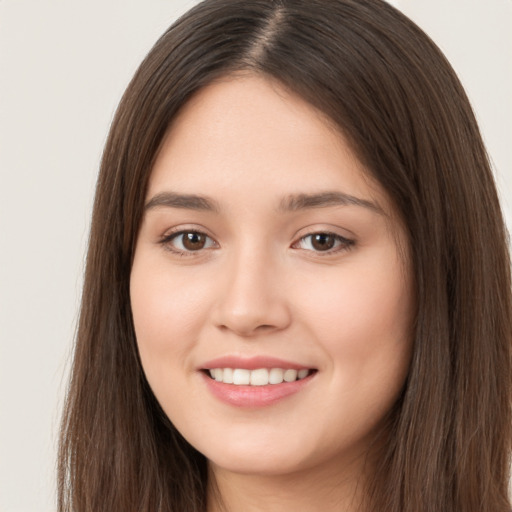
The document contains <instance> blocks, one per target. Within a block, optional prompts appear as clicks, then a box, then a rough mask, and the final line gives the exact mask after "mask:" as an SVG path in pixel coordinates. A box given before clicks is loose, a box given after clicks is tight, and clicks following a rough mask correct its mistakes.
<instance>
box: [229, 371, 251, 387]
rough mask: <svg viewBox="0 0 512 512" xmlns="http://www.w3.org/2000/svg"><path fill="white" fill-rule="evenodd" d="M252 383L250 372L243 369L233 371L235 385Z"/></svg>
mask: <svg viewBox="0 0 512 512" xmlns="http://www.w3.org/2000/svg"><path fill="white" fill-rule="evenodd" d="M250 381H251V372H250V370H244V369H242V368H236V369H235V370H233V384H237V385H241V384H249V383H250Z"/></svg>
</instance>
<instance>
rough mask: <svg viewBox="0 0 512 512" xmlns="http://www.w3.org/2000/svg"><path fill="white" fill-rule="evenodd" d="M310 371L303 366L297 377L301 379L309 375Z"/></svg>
mask: <svg viewBox="0 0 512 512" xmlns="http://www.w3.org/2000/svg"><path fill="white" fill-rule="evenodd" d="M308 373H309V370H308V369H306V368H303V369H302V370H299V373H298V374H297V378H298V379H299V380H300V379H303V378H304V377H307V376H308Z"/></svg>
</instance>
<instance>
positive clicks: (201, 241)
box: [181, 231, 206, 251]
mask: <svg viewBox="0 0 512 512" xmlns="http://www.w3.org/2000/svg"><path fill="white" fill-rule="evenodd" d="M181 236H182V237H183V241H182V243H183V247H184V248H185V249H187V251H199V250H200V249H204V246H205V245H206V235H204V234H203V233H197V232H194V231H192V232H190V233H183V235H181Z"/></svg>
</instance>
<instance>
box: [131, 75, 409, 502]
mask: <svg viewBox="0 0 512 512" xmlns="http://www.w3.org/2000/svg"><path fill="white" fill-rule="evenodd" d="M406 248H407V243H406V240H405V236H404V233H403V229H402V227H401V224H400V222H399V221H398V220H397V219H396V217H395V215H394V212H393V209H392V206H391V204H390V201H389V200H388V198H387V197H386V194H385V193H384V192H383V190H382V189H381V188H380V187H379V186H378V185H377V184H376V183H374V182H373V181H372V180H371V179H370V178H369V177H368V173H366V172H365V169H364V168H363V166H362V165H361V163H360V162H359V161H358V160H357V158H356V157H355V155H354V154H353V152H352V151H351V149H350V148H349V146H348V144H347V142H346V141H345V139H344V138H343V137H342V135H341V134H340V133H339V132H337V131H336V130H335V129H334V128H333V127H332V126H331V125H330V124H329V123H328V122H327V120H326V119H325V118H324V117H323V116H322V115H320V114H319V113H318V112H317V111H316V110H315V109H314V108H313V107H311V106H310V105H309V104H307V103H305V102H304V101H303V100H302V99H300V98H299V97H297V96H296V95H294V94H292V93H290V92H288V91H287V90H285V89H284V88H283V87H282V86H280V85H279V84H277V83H272V82H270V81H269V80H266V79H264V78H262V77H258V76H255V75H251V74H245V75H239V76H235V77H229V78H225V79H224V80H219V81H217V82H216V83H214V84H212V85H210V86H208V87H206V88H204V89H203V90H201V91H200V92H199V93H198V94H197V95H196V96H194V98H193V99H192V100H191V101H189V102H188V103H187V105H186V106H185V107H184V109H183V110H182V111H181V113H180V115H179V116H178V118H177V119H175V121H174V122H173V125H172V127H171V128H170V130H169V132H168V134H167V135H166V137H165V139H164V142H163V145H162V147H161V150H160V152H159V154H158V157H157V159H156V162H155V165H154V168H153V170H152V174H151V177H150V182H149V187H148V192H147V197H146V208H145V214H144V218H143V222H142V226H141V229H140V233H139V237H138V241H137V246H136V251H135V258H134V262H133V268H132V274H131V301H132V309H133V318H134V326H135V332H136V336H137V342H138V347H139V351H140V356H141V361H142V365H143V367H144V371H145V373H146V376H147V379H148V382H149V384H150V385H151V388H152V390H153V392H154V393H155V396H156V397H157V399H158V400H159V402H160V404H161V405H162V408H163V409H164V411H165V412H166V414H167V415H168V416H169V418H170V419H171V421H172V422H173V424H174V425H175V426H176V428H177V429H178V430H179V431H180V432H181V433H182V434H183V436H184V437H185V438H186V439H187V440H188V441H189V442H190V443H191V444H192V445H193V446H194V447H196V448H197V449H198V450H199V451H200V452H201V453H203V454H204V455H205V456H206V457H207V459H208V461H209V470H210V474H211V476H212V478H213V479H214V480H215V482H216V484H217V487H218V490H219V493H220V495H221V497H222V500H223V502H224V504H225V506H226V510H229V511H239V510H244V512H251V511H263V510H264V511H270V512H281V511H289V510H301V511H306V512H307V511H323V512H329V511H331V510H345V511H353V510H356V505H357V504H358V502H359V501H360V494H359V492H360V490H361V487H362V484H363V483H364V478H365V471H367V470H368V468H369V467H371V454H370V453H369V452H370V450H369V449H370V445H371V443H372V441H373V440H374V439H375V435H376V432H377V431H378V429H379V427H381V426H382V422H383V419H384V417H385V415H386V413H387V412H388V411H389V410H390V408H391V407H392V405H393V404H394V402H395V401H396V399H397V396H398V394H399V392H400V390H401V388H402V386H403V383H404V380H405V378H406V375H407V369H408V365H409V360H410V349H411V341H410V329H411V316H412V309H413V308H412V299H411V297H412V291H411V287H412V285H411V277H410V268H409V265H408V263H407V250H406ZM225 368H228V369H227V370H225ZM235 374H236V375H235ZM212 376H213V378H212ZM271 381H272V382H271ZM365 462H366V465H365ZM208 507H209V512H217V511H220V510H221V507H220V505H219V503H218V502H217V500H216V498H215V496H214V493H213V492H211V493H210V496H209V504H208ZM222 510H224V509H222Z"/></svg>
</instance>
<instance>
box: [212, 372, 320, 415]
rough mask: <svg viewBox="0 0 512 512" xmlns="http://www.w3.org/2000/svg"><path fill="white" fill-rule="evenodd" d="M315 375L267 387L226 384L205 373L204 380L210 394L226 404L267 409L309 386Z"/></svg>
mask: <svg viewBox="0 0 512 512" xmlns="http://www.w3.org/2000/svg"><path fill="white" fill-rule="evenodd" d="M315 373H316V372H315ZM315 373H313V374H311V375H308V376H307V377H305V378H304V379H300V380H295V381H293V382H283V383H281V384H268V385H266V386H244V385H242V386H237V385H235V384H224V383H223V382H218V381H216V380H215V379H212V378H211V377H209V376H208V375H206V374H204V373H203V378H204V380H205V382H206V385H207V386H208V389H209V390H210V392H211V393H212V394H213V395H214V396H215V397H216V398H218V399H219V400H221V401H222V402H224V403H227V404H229V405H234V406H236V407H265V406H267V405H272V404H275V403H276V402H279V401H281V400H283V399H285V398H287V397H289V396H291V395H294V394H296V393H298V392H299V391H301V390H302V389H303V388H304V386H307V385H308V383H309V382H310V381H311V379H312V378H313V376H314V375H315Z"/></svg>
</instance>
